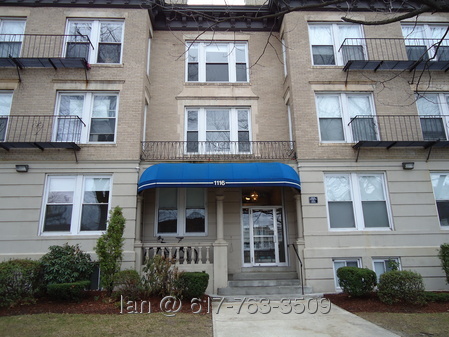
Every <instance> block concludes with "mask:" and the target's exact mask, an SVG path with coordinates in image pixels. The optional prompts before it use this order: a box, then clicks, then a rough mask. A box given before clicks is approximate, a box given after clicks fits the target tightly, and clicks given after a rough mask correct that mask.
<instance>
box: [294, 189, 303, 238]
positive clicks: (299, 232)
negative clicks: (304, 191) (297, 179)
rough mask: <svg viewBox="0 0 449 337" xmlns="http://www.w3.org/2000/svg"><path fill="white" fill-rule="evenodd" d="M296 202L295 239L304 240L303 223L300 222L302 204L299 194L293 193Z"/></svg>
mask: <svg viewBox="0 0 449 337" xmlns="http://www.w3.org/2000/svg"><path fill="white" fill-rule="evenodd" d="M294 198H295V202H296V228H297V229H296V230H297V239H298V240H304V224H303V222H302V205H301V194H295V195H294Z"/></svg>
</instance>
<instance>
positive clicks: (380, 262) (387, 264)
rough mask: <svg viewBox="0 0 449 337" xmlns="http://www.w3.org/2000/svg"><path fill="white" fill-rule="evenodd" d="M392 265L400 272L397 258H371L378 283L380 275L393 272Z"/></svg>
mask: <svg viewBox="0 0 449 337" xmlns="http://www.w3.org/2000/svg"><path fill="white" fill-rule="evenodd" d="M392 264H395V265H396V266H397V268H398V270H401V264H400V262H399V258H397V257H388V258H373V270H374V272H375V273H376V275H377V281H378V282H379V278H380V275H382V274H383V273H386V272H388V271H392V270H393V266H392Z"/></svg>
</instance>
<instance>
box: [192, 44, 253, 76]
mask: <svg viewBox="0 0 449 337" xmlns="http://www.w3.org/2000/svg"><path fill="white" fill-rule="evenodd" d="M186 68H187V71H186V72H187V74H186V78H187V82H248V47H247V43H246V42H236V43H233V42H195V43H191V42H190V43H187V66H186Z"/></svg>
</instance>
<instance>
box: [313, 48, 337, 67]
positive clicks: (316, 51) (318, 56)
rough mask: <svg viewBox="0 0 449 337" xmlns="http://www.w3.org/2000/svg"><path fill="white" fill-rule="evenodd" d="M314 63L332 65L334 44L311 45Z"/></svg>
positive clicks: (333, 61) (333, 62)
mask: <svg viewBox="0 0 449 337" xmlns="http://www.w3.org/2000/svg"><path fill="white" fill-rule="evenodd" d="M312 55H313V64H314V65H334V64H335V56H334V46H312Z"/></svg>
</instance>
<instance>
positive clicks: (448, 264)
mask: <svg viewBox="0 0 449 337" xmlns="http://www.w3.org/2000/svg"><path fill="white" fill-rule="evenodd" d="M438 257H439V258H440V261H441V267H442V268H443V270H444V272H445V274H446V283H448V284H449V243H443V244H442V245H441V246H440V250H439V251H438Z"/></svg>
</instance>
